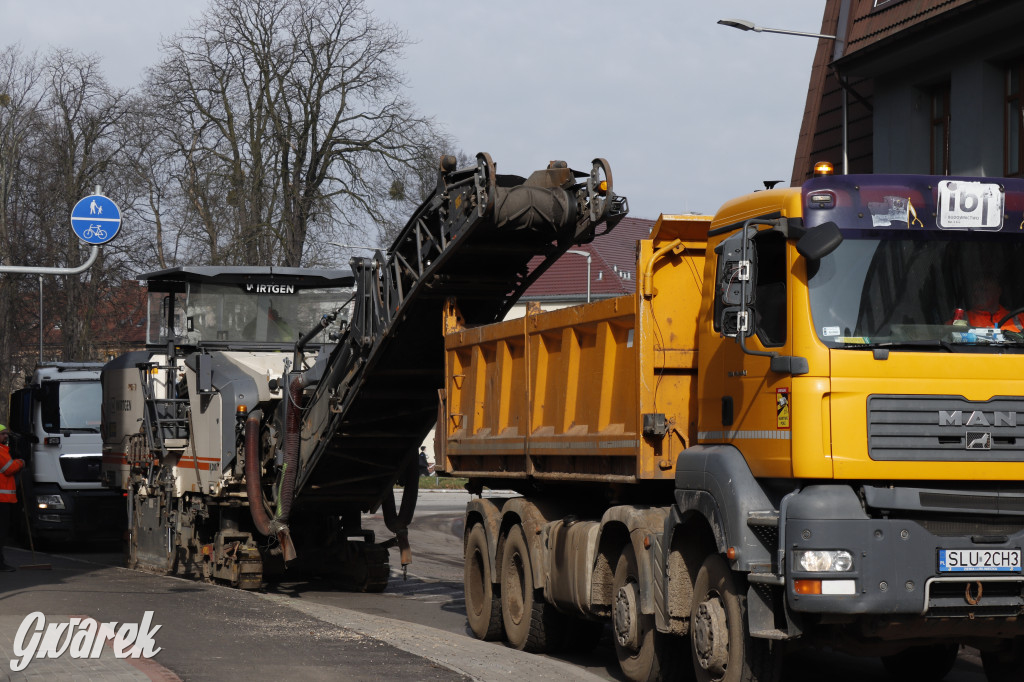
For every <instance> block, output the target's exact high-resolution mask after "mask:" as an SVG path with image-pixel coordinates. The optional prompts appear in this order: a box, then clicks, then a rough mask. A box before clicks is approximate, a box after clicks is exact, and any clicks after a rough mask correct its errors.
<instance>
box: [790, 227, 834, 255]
mask: <svg viewBox="0 0 1024 682" xmlns="http://www.w3.org/2000/svg"><path fill="white" fill-rule="evenodd" d="M842 243H843V234H842V233H841V232H840V231H839V226H838V225H836V224H835V223H833V222H831V221H830V222H827V223H823V224H821V225H818V226H817V227H814V228H811V229H809V230H807V232H805V233H804V234H803V236H801V237H800V239H798V240H797V241H796V250H797V253H799V254H800V255H801V256H803V257H804V258H806V259H808V260H821V259H822V258H824V257H825V256H827V255H828V254H830V253H832V252H833V251H835V250H836V248H837V247H838V246H839V245H840V244H842Z"/></svg>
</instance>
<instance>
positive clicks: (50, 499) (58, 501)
mask: <svg viewBox="0 0 1024 682" xmlns="http://www.w3.org/2000/svg"><path fill="white" fill-rule="evenodd" d="M36 504H37V505H38V506H39V508H40V509H66V507H65V506H64V498H62V497H61V496H60V495H36Z"/></svg>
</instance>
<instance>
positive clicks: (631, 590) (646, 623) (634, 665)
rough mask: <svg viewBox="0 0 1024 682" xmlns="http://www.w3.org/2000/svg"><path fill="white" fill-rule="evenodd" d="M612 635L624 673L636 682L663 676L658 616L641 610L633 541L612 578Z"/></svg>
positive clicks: (645, 681)
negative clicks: (657, 647) (656, 625)
mask: <svg viewBox="0 0 1024 682" xmlns="http://www.w3.org/2000/svg"><path fill="white" fill-rule="evenodd" d="M612 596H613V599H614V600H615V602H614V604H613V606H612V635H613V639H614V640H615V655H616V656H617V657H618V659H619V668H621V669H622V673H623V674H624V675H625V676H626V677H628V678H629V679H631V680H634V681H635V682H648V680H657V679H661V669H660V666H659V660H658V656H657V652H656V651H655V642H654V638H655V636H656V635H657V632H655V629H654V616H653V615H646V614H644V613H641V611H640V571H639V570H638V569H637V565H636V552H635V551H634V550H633V545H626V546H625V548H623V550H622V554H621V555H619V561H618V563H617V564H616V565H615V576H614V578H613V579H612Z"/></svg>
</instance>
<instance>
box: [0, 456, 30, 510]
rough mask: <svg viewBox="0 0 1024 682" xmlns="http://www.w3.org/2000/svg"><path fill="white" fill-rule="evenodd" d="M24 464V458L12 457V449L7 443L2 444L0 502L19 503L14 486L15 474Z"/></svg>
mask: <svg viewBox="0 0 1024 682" xmlns="http://www.w3.org/2000/svg"><path fill="white" fill-rule="evenodd" d="M23 466H25V462H24V461H23V460H20V459H11V451H10V450H8V449H7V446H6V445H0V502H10V503H11V504H15V503H17V501H18V492H17V489H16V488H15V486H14V474H16V473H18V472H19V471H21V468H22V467H23Z"/></svg>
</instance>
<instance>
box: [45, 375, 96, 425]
mask: <svg viewBox="0 0 1024 682" xmlns="http://www.w3.org/2000/svg"><path fill="white" fill-rule="evenodd" d="M40 400H41V405H40V407H41V408H42V417H43V429H45V430H46V432H47V433H61V432H63V431H76V430H77V431H90V432H95V433H99V430H100V406H101V405H102V404H103V395H102V389H101V388H100V382H99V381H44V382H43V384H42V391H41V393H40Z"/></svg>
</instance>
